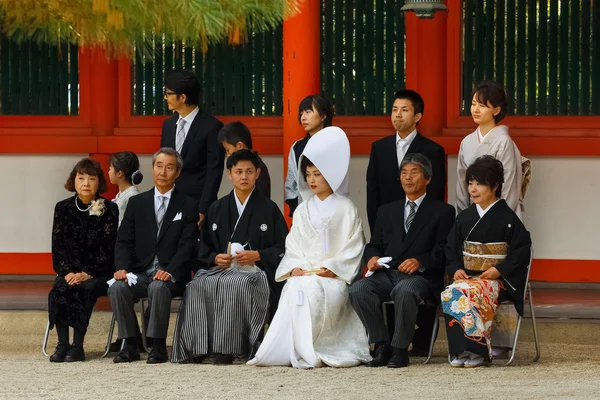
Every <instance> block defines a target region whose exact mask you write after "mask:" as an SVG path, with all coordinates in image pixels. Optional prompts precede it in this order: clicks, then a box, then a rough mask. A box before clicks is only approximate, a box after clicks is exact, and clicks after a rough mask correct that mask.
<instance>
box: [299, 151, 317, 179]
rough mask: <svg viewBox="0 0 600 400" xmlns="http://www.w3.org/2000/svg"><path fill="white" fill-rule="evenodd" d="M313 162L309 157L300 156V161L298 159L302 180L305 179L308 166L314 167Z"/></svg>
mask: <svg viewBox="0 0 600 400" xmlns="http://www.w3.org/2000/svg"><path fill="white" fill-rule="evenodd" d="M314 166H315V164H314V163H313V162H312V161H310V159H309V158H308V157H306V156H303V157H302V161H300V171H302V176H303V177H304V180H305V181H306V169H307V168H308V167H314Z"/></svg>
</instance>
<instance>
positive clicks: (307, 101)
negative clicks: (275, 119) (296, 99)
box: [298, 94, 333, 128]
mask: <svg viewBox="0 0 600 400" xmlns="http://www.w3.org/2000/svg"><path fill="white" fill-rule="evenodd" d="M313 107H314V108H315V110H317V112H318V113H319V115H320V116H321V118H325V120H323V127H324V128H327V127H328V126H331V124H332V123H333V107H332V106H331V103H330V102H329V101H328V100H327V99H326V98H325V97H323V96H321V95H320V94H313V95H311V96H306V97H305V98H304V99H303V100H302V101H301V102H300V105H299V106H298V122H300V123H302V122H301V120H302V111H308V110H311V111H312V109H313Z"/></svg>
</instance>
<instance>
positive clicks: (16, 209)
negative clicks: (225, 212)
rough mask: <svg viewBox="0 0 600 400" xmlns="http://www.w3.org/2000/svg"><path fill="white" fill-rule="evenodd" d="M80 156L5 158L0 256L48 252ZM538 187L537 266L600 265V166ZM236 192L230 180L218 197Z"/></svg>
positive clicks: (550, 177) (277, 173)
mask: <svg viewBox="0 0 600 400" xmlns="http://www.w3.org/2000/svg"><path fill="white" fill-rule="evenodd" d="M84 156H85V155H84V154H81V155H55V156H54V155H52V156H43V155H0V182H2V184H3V188H4V190H3V192H4V193H5V194H7V195H4V196H3V197H2V200H1V201H0V221H1V224H0V252H16V253H19V252H31V253H37V252H49V251H50V236H51V232H50V231H51V225H52V212H53V207H54V204H55V203H56V202H57V201H59V200H61V199H64V198H65V197H68V196H69V195H70V194H69V193H68V192H67V191H66V190H64V189H63V187H62V185H63V184H64V182H65V181H66V179H67V175H68V174H69V172H70V171H71V168H72V167H73V165H74V164H75V163H76V162H77V161H78V160H79V159H80V158H81V157H84ZM531 159H532V163H533V167H532V168H533V179H532V184H531V186H530V189H529V193H528V194H527V198H526V199H525V207H526V213H525V225H526V226H527V228H528V229H529V230H530V231H531V233H532V237H533V241H534V246H535V257H536V258H549V259H582V260H587V259H600V244H599V242H600V233H599V232H600V212H599V211H598V210H599V208H598V205H597V203H598V199H599V198H600V185H598V178H597V177H598V176H599V175H600V158H591V157H589V158H586V157H532V158H531ZM263 160H264V162H265V163H266V164H267V165H268V167H269V172H270V174H271V185H272V198H273V200H274V201H275V202H276V203H277V204H278V205H279V206H280V207H282V206H283V160H282V157H281V156H266V157H263ZM140 162H141V164H142V166H141V170H142V172H143V173H144V182H143V183H142V184H141V185H140V189H141V190H148V189H149V188H151V187H152V185H153V184H152V173H151V157H150V156H141V157H140ZM367 164H368V157H367V156H355V157H353V158H352V160H351V164H350V173H351V178H352V179H351V183H350V185H351V186H350V190H351V193H352V194H351V199H352V201H354V203H355V204H356V206H357V208H358V210H359V213H360V215H361V218H362V220H363V225H364V227H365V234H366V236H367V238H368V236H369V232H368V231H369V229H368V224H367V217H366V193H365V189H366V185H365V175H366V168H367ZM448 174H449V185H448V198H449V202H450V203H451V204H453V203H454V199H455V185H456V157H455V156H451V157H449V160H448ZM230 190H231V183H230V182H229V180H228V179H227V176H226V172H225V175H224V177H223V184H222V185H221V190H220V193H219V197H221V196H223V195H225V194H227V193H228V192H229V191H230Z"/></svg>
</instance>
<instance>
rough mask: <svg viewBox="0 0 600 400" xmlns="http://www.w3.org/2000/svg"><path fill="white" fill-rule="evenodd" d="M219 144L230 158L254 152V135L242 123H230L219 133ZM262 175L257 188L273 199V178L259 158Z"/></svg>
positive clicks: (257, 182)
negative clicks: (241, 152) (242, 151)
mask: <svg viewBox="0 0 600 400" xmlns="http://www.w3.org/2000/svg"><path fill="white" fill-rule="evenodd" d="M217 140H218V141H219V143H221V144H222V145H223V148H224V149H225V156H227V157H229V156H231V155H232V154H233V153H235V152H236V151H238V150H243V149H246V150H252V135H251V134H250V129H248V127H247V126H246V125H244V124H243V123H241V122H240V121H234V122H230V123H228V124H227V125H225V126H224V127H223V129H221V130H220V131H219V135H218V136H217ZM258 160H259V164H260V165H259V168H260V175H259V176H258V178H256V188H257V189H258V191H259V192H261V193H262V195H263V196H265V197H267V198H269V199H270V198H271V176H270V175H269V169H268V168H267V165H266V164H265V163H264V162H263V160H262V159H261V158H260V157H259V158H258Z"/></svg>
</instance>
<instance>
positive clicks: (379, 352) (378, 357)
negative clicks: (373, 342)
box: [365, 342, 392, 367]
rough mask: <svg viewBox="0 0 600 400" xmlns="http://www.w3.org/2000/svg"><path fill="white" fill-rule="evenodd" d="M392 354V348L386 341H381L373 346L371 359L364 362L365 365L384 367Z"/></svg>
mask: <svg viewBox="0 0 600 400" xmlns="http://www.w3.org/2000/svg"><path fill="white" fill-rule="evenodd" d="M391 356H392V349H391V347H390V345H389V344H388V343H385V342H381V343H378V344H377V346H376V347H375V354H374V355H373V360H371V361H369V362H368V363H366V364H365V366H366V367H385V366H386V365H388V361H390V357H391Z"/></svg>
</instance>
